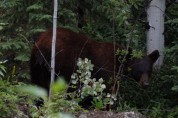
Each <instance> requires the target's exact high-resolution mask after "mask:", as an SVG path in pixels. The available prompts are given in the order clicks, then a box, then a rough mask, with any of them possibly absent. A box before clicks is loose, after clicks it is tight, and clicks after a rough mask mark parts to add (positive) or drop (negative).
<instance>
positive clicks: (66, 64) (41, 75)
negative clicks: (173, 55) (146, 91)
mask: <svg viewBox="0 0 178 118" xmlns="http://www.w3.org/2000/svg"><path fill="white" fill-rule="evenodd" d="M51 38H52V30H48V31H46V32H43V33H41V34H40V36H39V38H38V40H37V42H36V44H35V45H34V47H33V49H32V53H31V64H30V66H31V80H32V83H33V84H36V85H39V86H41V87H44V88H46V89H47V90H48V89H49V83H50V68H49V67H50V66H49V65H48V64H50V61H51V59H50V57H51ZM117 48H119V49H123V48H122V47H121V46H119V45H116V49H117ZM79 57H80V58H88V59H90V60H91V63H93V64H94V66H95V68H94V71H93V73H92V75H93V77H95V78H97V79H99V78H100V77H103V78H104V79H105V82H108V81H109V78H110V77H112V76H113V74H114V65H115V67H116V70H115V72H117V71H118V68H119V66H120V63H119V61H116V63H115V62H114V59H115V58H116V57H115V52H114V45H113V44H112V43H108V42H97V41H94V40H92V39H90V38H88V37H86V36H85V35H83V34H80V33H75V32H73V31H71V30H69V29H65V28H58V29H57V41H56V62H55V63H56V65H55V68H56V70H55V71H56V73H57V74H59V75H61V76H63V77H64V78H65V79H66V80H67V81H69V80H70V77H71V74H72V73H73V72H74V71H75V69H76V61H77V59H78V58H79ZM152 57H153V58H152ZM158 57H159V52H158V51H155V52H154V53H153V55H151V56H150V55H148V56H146V57H144V58H143V59H141V60H136V61H132V60H129V59H128V58H127V59H126V60H127V61H128V63H127V64H125V66H126V68H127V67H130V68H131V69H132V71H133V72H134V71H136V73H134V74H136V75H137V76H136V77H137V78H135V77H134V74H133V75H132V74H131V76H133V78H134V79H136V80H137V81H138V82H141V83H142V84H143V83H144V82H142V81H143V80H144V79H141V78H142V77H144V78H145V77H148V76H147V75H150V74H151V73H150V72H151V70H152V66H153V63H154V62H155V61H156V60H157V58H158ZM44 58H45V59H44ZM116 60H117V59H116ZM127 61H126V62H127ZM140 62H146V65H145V63H143V64H142V63H140ZM47 63H48V64H47ZM137 63H138V64H139V66H145V67H148V69H146V70H144V68H141V69H143V70H139V67H138V65H137ZM133 65H136V66H133ZM137 71H143V76H142V75H141V76H138V74H137ZM148 72H149V73H148ZM146 79H148V78H146ZM144 81H145V80H144Z"/></svg>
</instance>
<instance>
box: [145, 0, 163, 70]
mask: <svg viewBox="0 0 178 118" xmlns="http://www.w3.org/2000/svg"><path fill="white" fill-rule="evenodd" d="M164 13H165V0H152V1H151V2H150V5H149V6H148V8H147V21H148V23H149V25H150V29H149V30H148V31H147V53H148V54H149V53H151V52H152V51H153V50H156V49H157V50H159V52H160V57H159V59H158V60H157V62H156V63H155V66H157V67H160V66H161V65H162V64H163V58H164V55H163V50H164V34H163V33H164Z"/></svg>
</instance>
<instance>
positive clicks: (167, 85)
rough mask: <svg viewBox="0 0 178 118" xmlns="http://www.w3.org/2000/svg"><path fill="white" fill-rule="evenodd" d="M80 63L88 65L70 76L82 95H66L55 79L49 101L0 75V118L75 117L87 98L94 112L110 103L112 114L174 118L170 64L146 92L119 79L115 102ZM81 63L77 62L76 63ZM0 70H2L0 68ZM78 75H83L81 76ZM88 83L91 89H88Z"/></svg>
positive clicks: (41, 92) (173, 72) (177, 113)
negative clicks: (79, 84)
mask: <svg viewBox="0 0 178 118" xmlns="http://www.w3.org/2000/svg"><path fill="white" fill-rule="evenodd" d="M80 61H82V60H80ZM83 62H89V66H84V67H86V68H83V70H82V68H80V69H81V70H80V71H79V70H78V71H77V72H76V73H75V76H74V75H73V79H74V78H76V77H82V78H83V79H82V78H77V81H79V83H82V82H83V83H82V84H83V90H81V91H82V92H81V93H80V92H76V91H75V93H70V92H69V93H66V91H65V89H66V86H67V85H66V83H65V81H63V79H59V80H58V81H56V82H55V83H54V85H53V87H52V91H53V94H52V96H51V99H50V101H49V100H48V96H47V92H46V91H45V90H43V89H41V88H37V87H35V86H29V85H26V84H24V83H21V82H17V81H12V79H4V77H5V76H1V79H0V94H1V96H0V110H1V111H0V114H1V115H0V117H19V118H21V117H23V118H25V117H29V116H31V117H44V116H50V117H54V116H60V117H72V116H71V115H69V114H63V113H71V114H76V113H78V112H79V111H82V112H86V110H85V109H83V108H81V107H80V106H79V104H78V103H79V102H80V101H82V100H83V99H84V97H87V96H89V95H90V96H91V95H92V96H93V97H94V101H93V102H92V108H94V109H103V108H105V107H106V105H107V104H110V103H111V101H112V104H110V105H112V109H111V110H113V111H116V112H119V111H138V112H141V113H142V114H144V115H146V116H148V117H150V118H164V117H165V118H175V117H178V106H177V105H178V100H177V97H178V93H177V88H176V86H177V85H178V81H177V70H176V69H175V66H174V68H172V65H169V66H168V65H167V66H163V67H162V68H161V69H160V70H159V71H158V70H154V71H153V73H152V78H151V84H150V86H149V87H148V88H146V89H143V88H141V87H140V86H139V84H138V83H137V82H135V81H134V80H133V79H125V80H120V81H119V85H120V87H119V93H118V95H117V99H115V98H113V97H112V96H111V95H109V97H108V94H107V93H105V92H104V89H105V85H104V83H103V81H104V80H102V79H99V81H97V80H95V79H93V78H90V77H91V76H90V74H91V73H90V71H92V67H93V66H92V65H91V63H90V61H89V60H84V61H83ZM83 62H80V64H81V63H83ZM84 64H86V63H84ZM88 67H89V68H88ZM1 68H3V66H2V65H1ZM170 68H171V69H170ZM85 69H89V70H85ZM1 72H2V73H3V75H4V74H5V72H6V71H5V68H4V69H1ZM82 73H83V74H84V73H85V74H84V75H83V74H82ZM86 73H87V74H88V75H87V74H86ZM76 74H77V75H78V76H77V75H76ZM11 77H12V76H11ZM84 78H85V79H84ZM86 78H87V79H86ZM77 81H73V85H72V86H71V87H74V88H75V87H76V85H77V84H76V83H77ZM92 82H93V84H92V85H93V86H91V83H92ZM89 83H90V84H89ZM95 87H96V88H95ZM87 88H92V91H89V90H90V89H87ZM94 88H95V89H94ZM67 96H73V98H72V99H68V97H67ZM39 97H40V98H43V100H44V101H43V102H44V105H43V106H42V107H40V108H37V106H36V105H35V101H36V100H37V99H39ZM77 97H78V98H77ZM113 99H114V101H113Z"/></svg>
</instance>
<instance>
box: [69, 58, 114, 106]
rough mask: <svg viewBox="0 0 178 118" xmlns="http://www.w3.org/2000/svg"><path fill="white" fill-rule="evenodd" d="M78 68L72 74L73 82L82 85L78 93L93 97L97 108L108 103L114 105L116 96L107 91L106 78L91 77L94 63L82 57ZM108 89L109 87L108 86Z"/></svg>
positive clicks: (83, 97)
mask: <svg viewBox="0 0 178 118" xmlns="http://www.w3.org/2000/svg"><path fill="white" fill-rule="evenodd" d="M77 66H78V70H77V71H76V73H73V74H72V76H71V83H72V84H73V85H75V86H76V88H77V87H80V88H79V89H80V90H79V91H78V93H77V94H79V95H78V96H79V97H80V98H81V99H79V102H80V101H82V99H85V98H87V97H88V96H92V97H93V101H92V103H93V106H94V107H95V108H97V109H103V108H104V107H106V105H107V104H110V105H113V104H114V101H116V100H117V99H116V96H114V95H111V94H110V93H107V94H106V93H105V89H106V85H105V84H104V80H103V79H102V78H100V79H99V80H96V78H91V71H92V70H93V67H94V65H93V64H91V61H90V60H88V59H87V58H85V59H84V60H82V59H81V58H79V59H78V61H77ZM107 89H108V88H107Z"/></svg>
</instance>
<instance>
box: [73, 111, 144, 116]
mask: <svg viewBox="0 0 178 118" xmlns="http://www.w3.org/2000/svg"><path fill="white" fill-rule="evenodd" d="M76 117H77V118H147V117H146V116H143V115H142V114H140V113H138V112H134V111H130V112H118V113H114V112H112V111H89V112H88V113H81V114H79V115H77V116H76Z"/></svg>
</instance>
